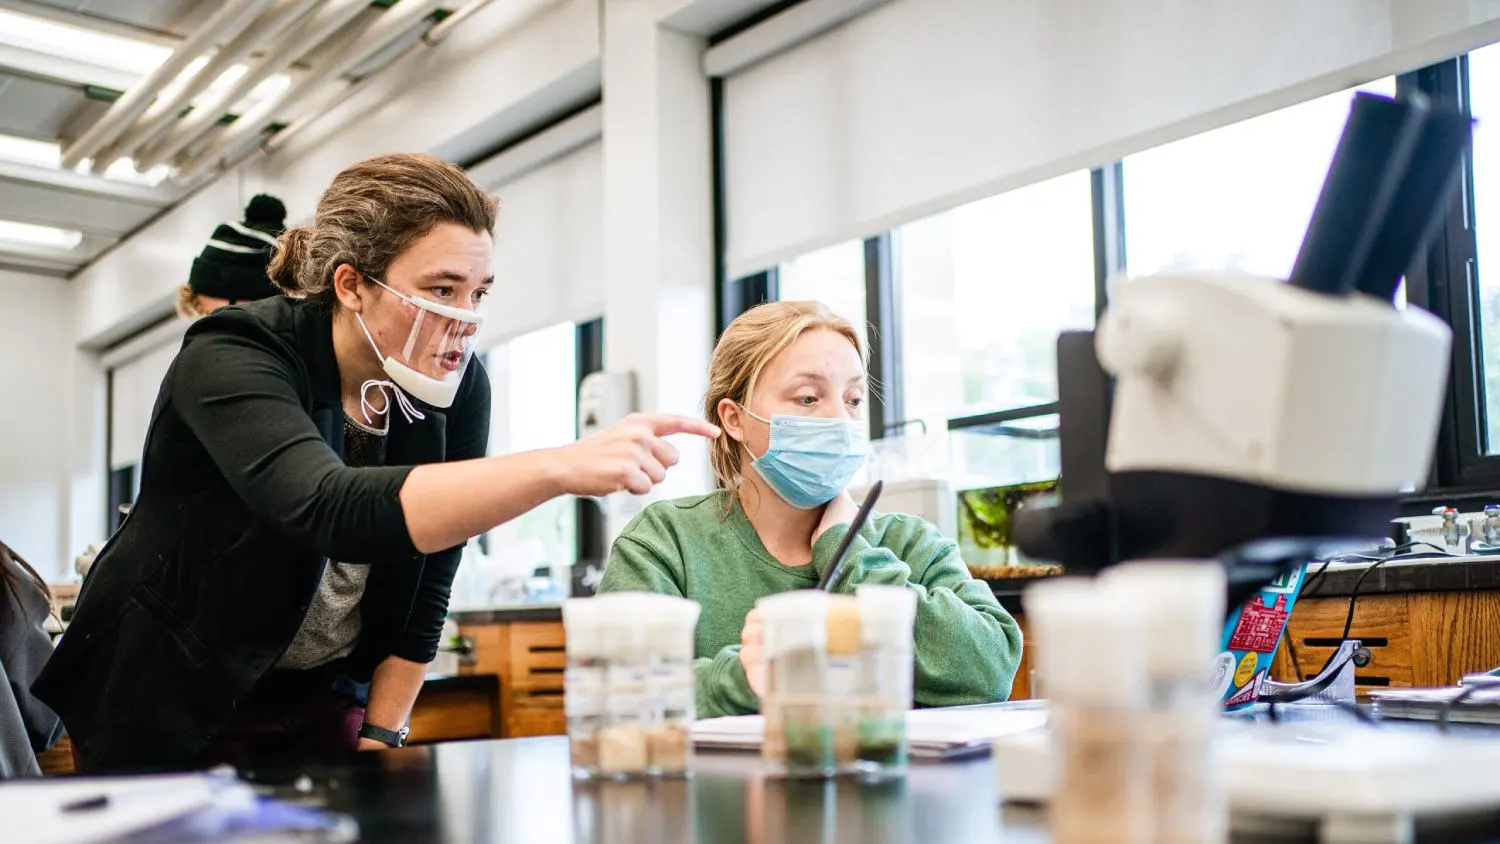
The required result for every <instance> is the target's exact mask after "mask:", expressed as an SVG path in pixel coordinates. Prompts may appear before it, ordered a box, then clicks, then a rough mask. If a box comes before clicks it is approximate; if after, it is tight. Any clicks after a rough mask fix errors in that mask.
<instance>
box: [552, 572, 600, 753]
mask: <svg viewBox="0 0 1500 844" xmlns="http://www.w3.org/2000/svg"><path fill="white" fill-rule="evenodd" d="M599 608H600V601H599V599H598V598H570V599H568V600H566V601H564V602H563V607H562V616H563V630H564V631H565V633H566V638H567V666H566V667H565V668H564V670H563V711H564V714H565V715H566V717H567V726H568V753H569V756H570V757H571V759H572V767H573V776H575V777H578V778H580V779H588V778H591V777H595V776H597V775H598V774H599V731H600V729H601V727H602V726H603V723H604V697H605V695H604V690H605V677H604V668H605V664H606V660H605V651H604V640H603V637H602V636H601V635H600V624H601V619H600V617H599Z"/></svg>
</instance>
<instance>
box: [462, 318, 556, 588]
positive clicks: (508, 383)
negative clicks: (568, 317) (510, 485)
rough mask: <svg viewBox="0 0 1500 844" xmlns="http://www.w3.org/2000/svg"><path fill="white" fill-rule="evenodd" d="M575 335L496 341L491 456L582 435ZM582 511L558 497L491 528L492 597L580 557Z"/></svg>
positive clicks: (491, 363) (491, 358)
mask: <svg viewBox="0 0 1500 844" xmlns="http://www.w3.org/2000/svg"><path fill="white" fill-rule="evenodd" d="M576 353H577V333H576V328H575V326H574V324H573V323H571V322H567V323H561V324H559V325H554V326H552V327H550V328H544V329H542V330H540V331H535V332H532V333H530V334H524V335H522V336H520V337H517V338H515V339H514V340H511V341H510V342H508V343H504V344H501V345H499V346H496V347H495V348H493V349H492V350H490V352H489V353H488V355H487V356H486V358H485V367H486V368H487V370H488V371H489V376H490V391H491V403H492V404H491V407H492V412H491V417H490V454H511V453H514V452H518V451H530V450H533V449H539V448H554V447H557V446H561V445H566V444H568V443H570V442H573V440H574V439H575V438H576V436H577V406H578V399H577V384H578V376H577V365H578V364H577V360H576ZM576 520H577V508H576V506H575V504H574V500H573V499H572V498H557V499H553V500H552V501H549V502H547V503H546V504H543V505H542V506H540V507H538V508H536V509H535V510H532V511H530V512H529V513H526V514H525V515H523V516H521V517H519V518H517V519H514V520H512V521H511V522H509V523H507V524H504V525H501V526H500V527H498V528H496V529H495V530H492V531H490V532H489V534H488V536H487V541H486V543H485V544H486V545H487V546H488V547H487V549H486V553H485V556H486V559H485V561H484V563H483V565H484V566H485V568H486V570H487V573H488V575H489V577H488V578H487V579H488V580H489V582H490V585H489V587H488V588H489V590H490V592H489V595H487V596H485V597H486V598H488V599H489V600H490V601H492V602H493V601H495V600H497V599H500V598H509V599H514V598H517V597H519V596H518V595H516V594H509V595H504V594H502V593H504V592H506V591H507V588H508V587H510V588H515V589H519V586H520V583H522V582H524V578H525V577H526V576H528V575H530V574H531V572H532V571H533V570H535V569H536V568H537V567H540V566H547V567H556V566H568V565H571V564H572V563H573V562H574V561H575V559H576V557H577V551H578V549H577V531H576V525H577V521H576Z"/></svg>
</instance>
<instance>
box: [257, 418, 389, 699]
mask: <svg viewBox="0 0 1500 844" xmlns="http://www.w3.org/2000/svg"><path fill="white" fill-rule="evenodd" d="M389 430H390V429H389V428H385V429H375V428H371V427H369V426H368V425H363V424H361V423H359V422H356V421H355V420H353V419H351V418H349V416H348V415H345V416H344V463H345V465H348V466H352V467H360V466H380V465H382V464H383V463H384V462H385V435H386V433H387V431H389ZM369 579H370V567H369V565H367V564H366V565H361V564H359V563H343V562H337V561H335V560H329V561H328V563H327V564H326V565H325V566H324V567H323V579H322V580H321V581H320V582H319V583H318V591H317V594H315V595H314V596H313V599H312V603H311V604H309V605H308V607H307V615H306V616H305V617H304V618H303V619H302V626H301V627H300V628H298V629H297V636H296V638H294V639H292V644H291V645H289V646H288V647H287V649H286V652H285V653H283V654H282V655H281V659H280V660H278V661H277V662H276V667H277V668H292V669H307V668H316V667H318V666H319V665H326V664H328V663H330V662H333V661H334V660H336V659H342V658H343V657H346V656H348V655H349V654H350V653H351V652H353V650H354V646H355V645H356V644H357V643H358V642H359V633H360V630H361V629H362V628H363V624H362V623H361V621H362V620H361V618H360V615H359V602H360V600H361V599H362V598H364V596H365V583H366V581H368V580H369Z"/></svg>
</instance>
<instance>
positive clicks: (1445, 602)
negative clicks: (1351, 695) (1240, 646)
mask: <svg viewBox="0 0 1500 844" xmlns="http://www.w3.org/2000/svg"><path fill="white" fill-rule="evenodd" d="M1349 605H1350V599H1349V598H1347V597H1333V598H1303V599H1302V600H1300V601H1298V602H1297V605H1296V607H1295V608H1293V610H1292V617H1291V620H1290V621H1289V622H1288V623H1287V632H1286V635H1285V636H1284V637H1282V641H1281V647H1280V649H1279V650H1278V651H1277V652H1276V659H1275V662H1274V663H1273V665H1272V675H1273V676H1274V677H1275V678H1276V679H1278V680H1281V681H1283V682H1292V681H1294V680H1296V679H1298V678H1299V677H1300V678H1302V679H1306V678H1309V677H1312V676H1314V675H1316V674H1317V673H1318V671H1319V670H1320V669H1321V668H1322V667H1323V664H1324V663H1325V662H1326V661H1327V660H1328V657H1329V655H1330V654H1332V653H1333V651H1334V650H1335V649H1336V648H1337V647H1338V643H1339V641H1340V640H1341V639H1342V638H1343V635H1344V625H1345V623H1346V622H1347V621H1348V619H1349ZM1349 635H1350V637H1351V638H1355V639H1359V640H1360V641H1361V642H1362V643H1363V644H1364V646H1365V647H1366V648H1368V649H1369V650H1370V656H1371V659H1370V664H1369V665H1366V666H1364V667H1361V668H1356V669H1355V672H1354V682H1355V686H1356V688H1357V690H1358V691H1359V692H1361V693H1365V692H1369V691H1371V690H1375V689H1382V688H1388V687H1393V686H1394V687H1403V686H1405V687H1410V686H1415V687H1429V686H1451V685H1454V684H1456V683H1457V682H1458V681H1459V680H1460V679H1462V677H1463V676H1464V675H1465V674H1470V673H1473V672H1477V671H1488V670H1489V669H1491V668H1494V667H1495V666H1497V665H1500V591H1495V590H1473V591H1465V592H1413V593H1407V594H1394V595H1390V594H1387V595H1361V596H1359V598H1358V599H1357V600H1356V601H1355V602H1354V616H1353V622H1352V623H1351V624H1350V625H1349Z"/></svg>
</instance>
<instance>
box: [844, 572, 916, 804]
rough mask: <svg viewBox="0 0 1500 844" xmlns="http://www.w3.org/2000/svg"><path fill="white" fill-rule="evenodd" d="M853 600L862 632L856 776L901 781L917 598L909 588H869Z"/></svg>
mask: <svg viewBox="0 0 1500 844" xmlns="http://www.w3.org/2000/svg"><path fill="white" fill-rule="evenodd" d="M854 597H855V600H856V602H857V604H858V607H859V628H860V679H859V688H858V695H857V701H858V704H857V708H856V711H857V717H858V728H857V735H858V743H857V749H856V752H855V758H856V763H855V766H856V770H858V771H859V773H861V774H863V775H865V776H872V777H893V776H900V775H902V774H904V773H905V772H906V762H907V756H908V748H907V739H906V713H907V710H909V709H910V708H911V704H912V682H913V678H912V673H913V667H914V665H915V656H914V647H913V625H914V624H915V622H916V615H917V593H916V592H915V591H913V590H911V589H908V588H907V587H905V586H883V585H876V584H866V585H861V586H859V587H858V588H856V589H855V592H854Z"/></svg>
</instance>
